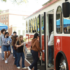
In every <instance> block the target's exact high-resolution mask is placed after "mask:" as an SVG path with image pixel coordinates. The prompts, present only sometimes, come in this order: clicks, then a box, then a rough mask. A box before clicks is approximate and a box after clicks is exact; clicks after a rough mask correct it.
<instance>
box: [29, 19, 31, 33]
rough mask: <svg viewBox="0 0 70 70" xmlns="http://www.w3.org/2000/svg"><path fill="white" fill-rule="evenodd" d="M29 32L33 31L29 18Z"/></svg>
mask: <svg viewBox="0 0 70 70" xmlns="http://www.w3.org/2000/svg"><path fill="white" fill-rule="evenodd" d="M29 33H31V21H30V20H29Z"/></svg>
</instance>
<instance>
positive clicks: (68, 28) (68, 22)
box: [63, 17, 70, 34]
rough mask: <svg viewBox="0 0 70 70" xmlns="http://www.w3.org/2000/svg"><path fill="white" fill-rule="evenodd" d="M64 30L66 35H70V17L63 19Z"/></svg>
mask: <svg viewBox="0 0 70 70" xmlns="http://www.w3.org/2000/svg"><path fill="white" fill-rule="evenodd" d="M63 29H64V33H66V34H69V33H70V17H68V18H63Z"/></svg>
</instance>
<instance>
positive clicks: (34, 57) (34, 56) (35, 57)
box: [29, 50, 39, 70]
mask: <svg viewBox="0 0 70 70" xmlns="http://www.w3.org/2000/svg"><path fill="white" fill-rule="evenodd" d="M31 53H32V56H33V63H32V64H31V65H30V66H29V67H30V69H32V68H33V67H34V70H37V62H38V60H39V58H38V52H36V51H33V50H31Z"/></svg>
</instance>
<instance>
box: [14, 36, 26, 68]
mask: <svg viewBox="0 0 70 70" xmlns="http://www.w3.org/2000/svg"><path fill="white" fill-rule="evenodd" d="M23 45H24V41H23V36H22V35H21V36H19V40H18V41H17V43H16V44H15V46H16V47H17V49H16V51H17V64H16V66H17V68H18V69H20V58H21V57H22V69H26V67H25V63H24V62H25V61H24V59H25V57H24V52H23V50H24V46H23Z"/></svg>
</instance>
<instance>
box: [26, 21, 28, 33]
mask: <svg viewBox="0 0 70 70" xmlns="http://www.w3.org/2000/svg"><path fill="white" fill-rule="evenodd" d="M26 33H28V23H27V21H26Z"/></svg>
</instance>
